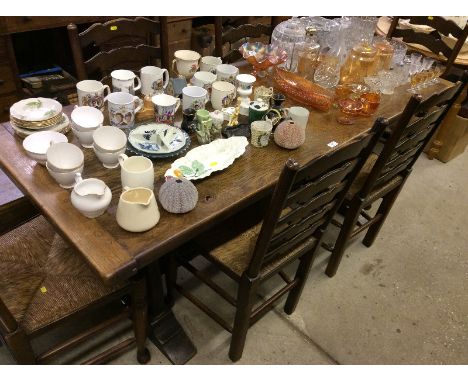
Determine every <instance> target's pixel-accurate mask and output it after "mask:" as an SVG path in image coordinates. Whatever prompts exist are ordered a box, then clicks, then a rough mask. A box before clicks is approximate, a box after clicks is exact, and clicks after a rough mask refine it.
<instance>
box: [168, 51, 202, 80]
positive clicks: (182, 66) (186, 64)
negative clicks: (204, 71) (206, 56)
mask: <svg viewBox="0 0 468 382" xmlns="http://www.w3.org/2000/svg"><path fill="white" fill-rule="evenodd" d="M174 57H175V58H174V60H173V61H172V71H173V72H174V73H176V74H177V75H178V76H183V77H185V78H186V79H190V78H192V76H193V75H194V73H195V72H196V71H197V70H198V66H199V62H198V61H199V60H200V57H201V56H200V54H199V53H197V52H195V51H193V50H177V51H175V52H174ZM176 67H177V70H176Z"/></svg>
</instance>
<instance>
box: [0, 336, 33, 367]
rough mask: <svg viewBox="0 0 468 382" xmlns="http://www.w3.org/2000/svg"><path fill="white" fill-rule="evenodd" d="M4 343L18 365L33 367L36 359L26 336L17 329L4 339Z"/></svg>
mask: <svg viewBox="0 0 468 382" xmlns="http://www.w3.org/2000/svg"><path fill="white" fill-rule="evenodd" d="M4 339H5V343H6V345H7V347H8V348H9V349H10V351H11V353H12V355H13V358H15V360H16V362H17V363H18V364H19V365H34V364H36V357H35V355H34V352H33V350H32V347H31V343H30V342H29V339H28V337H27V336H26V334H25V333H24V332H23V331H22V330H21V329H19V328H18V329H17V330H16V331H15V332H14V333H9V334H7V335H6V336H5V337H4Z"/></svg>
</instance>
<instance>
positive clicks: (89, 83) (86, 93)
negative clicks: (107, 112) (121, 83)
mask: <svg viewBox="0 0 468 382" xmlns="http://www.w3.org/2000/svg"><path fill="white" fill-rule="evenodd" d="M76 90H77V93H78V105H80V106H92V107H95V108H96V109H101V110H102V109H104V97H105V96H106V93H107V94H109V93H110V88H109V86H108V85H103V84H102V83H101V82H99V81H95V80H84V81H80V82H78V83H77V84H76Z"/></svg>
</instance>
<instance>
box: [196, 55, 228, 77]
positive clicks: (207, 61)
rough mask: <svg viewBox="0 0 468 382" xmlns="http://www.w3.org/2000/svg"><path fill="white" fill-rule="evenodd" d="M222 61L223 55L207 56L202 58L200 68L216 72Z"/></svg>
mask: <svg viewBox="0 0 468 382" xmlns="http://www.w3.org/2000/svg"><path fill="white" fill-rule="evenodd" d="M222 63H223V60H221V57H213V56H205V57H203V58H202V59H201V64H200V70H201V71H204V72H210V73H213V74H216V67H217V66H218V65H221V64H222Z"/></svg>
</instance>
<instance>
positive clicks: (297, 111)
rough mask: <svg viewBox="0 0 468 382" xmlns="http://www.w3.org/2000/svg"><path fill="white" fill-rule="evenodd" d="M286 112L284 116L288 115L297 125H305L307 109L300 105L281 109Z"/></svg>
mask: <svg viewBox="0 0 468 382" xmlns="http://www.w3.org/2000/svg"><path fill="white" fill-rule="evenodd" d="M283 110H284V111H285V112H286V116H288V117H290V118H291V119H292V120H293V121H294V122H295V123H296V124H297V125H299V126H301V127H303V128H304V129H305V128H306V127H307V121H308V120H309V114H310V112H309V110H307V109H306V108H305V107H301V106H292V107H289V108H285V109H283Z"/></svg>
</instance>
